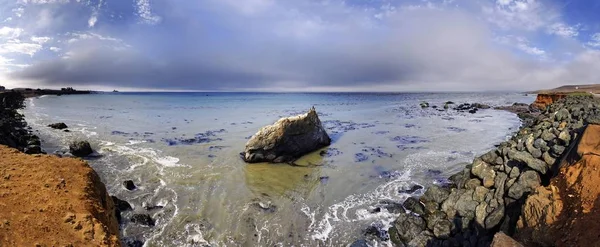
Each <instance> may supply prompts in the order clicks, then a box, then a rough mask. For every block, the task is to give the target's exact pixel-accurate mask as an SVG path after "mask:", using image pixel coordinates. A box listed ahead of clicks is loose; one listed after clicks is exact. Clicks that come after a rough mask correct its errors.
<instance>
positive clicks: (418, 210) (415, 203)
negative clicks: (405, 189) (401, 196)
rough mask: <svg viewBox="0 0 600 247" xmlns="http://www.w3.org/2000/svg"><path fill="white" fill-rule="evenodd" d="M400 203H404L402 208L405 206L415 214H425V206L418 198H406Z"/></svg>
mask: <svg viewBox="0 0 600 247" xmlns="http://www.w3.org/2000/svg"><path fill="white" fill-rule="evenodd" d="M402 205H404V208H406V209H407V210H410V211H411V212H413V213H415V214H418V215H423V214H425V207H424V206H423V204H421V202H420V201H419V199H417V198H416V197H409V198H407V199H406V201H404V203H403V204H402Z"/></svg>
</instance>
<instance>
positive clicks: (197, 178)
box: [23, 93, 534, 246]
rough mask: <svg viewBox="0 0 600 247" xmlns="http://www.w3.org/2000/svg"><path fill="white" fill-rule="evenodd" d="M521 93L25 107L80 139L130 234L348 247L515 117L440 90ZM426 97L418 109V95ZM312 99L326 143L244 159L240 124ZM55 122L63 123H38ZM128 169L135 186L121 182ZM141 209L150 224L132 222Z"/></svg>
mask: <svg viewBox="0 0 600 247" xmlns="http://www.w3.org/2000/svg"><path fill="white" fill-rule="evenodd" d="M533 100H534V96H526V95H523V94H518V93H99V94H92V95H71V96H42V97H39V98H30V99H29V100H28V101H27V107H26V108H25V109H24V110H23V113H24V114H25V117H26V120H27V122H28V124H29V125H30V126H31V127H32V128H33V129H34V130H35V132H36V134H37V135H39V136H40V137H41V139H42V140H43V143H42V147H43V148H44V149H45V150H46V152H48V153H55V152H57V153H60V152H65V151H68V143H69V142H70V141H73V140H88V141H89V142H90V143H91V144H92V147H93V148H94V150H96V153H95V154H94V155H93V156H92V157H88V158H86V159H87V160H88V162H89V163H90V165H91V166H92V167H93V168H94V169H95V170H96V172H97V173H98V174H99V175H100V177H101V178H102V181H103V182H104V183H105V184H106V186H107V188H108V190H109V193H110V194H111V195H115V196H117V197H119V198H121V199H123V200H126V201H128V202H129V203H131V204H132V206H133V207H134V210H133V212H124V213H123V221H124V222H123V224H122V226H121V227H122V233H123V236H122V237H123V239H124V240H126V241H131V240H141V241H145V243H146V246H206V245H210V246H346V245H349V244H351V243H352V242H354V241H355V240H358V239H366V241H367V242H368V243H369V244H370V245H371V246H387V245H390V243H389V241H385V237H384V238H383V240H382V239H380V238H375V237H372V236H365V234H364V231H365V229H366V228H367V227H369V226H377V228H378V229H384V230H385V229H387V228H388V227H389V225H390V223H391V222H392V221H393V220H394V219H395V217H396V215H395V214H393V213H391V212H388V211H387V210H386V209H380V210H377V207H378V205H379V204H380V203H381V202H382V201H383V200H391V201H395V202H399V203H401V202H403V201H404V200H405V199H406V198H408V197H410V196H413V195H420V194H422V193H423V189H419V190H416V191H406V190H407V189H410V188H413V187H414V186H415V185H419V186H424V187H427V186H428V185H431V184H436V183H444V181H445V178H447V177H448V176H450V175H452V174H454V173H456V172H458V171H460V170H462V169H463V168H464V163H463V162H471V161H472V159H473V158H474V157H475V156H477V155H481V154H483V153H485V152H486V151H488V150H490V149H492V148H493V147H494V145H495V144H498V143H500V142H501V141H504V140H505V139H506V138H507V137H508V136H511V135H512V134H513V133H514V132H515V131H517V130H518V128H519V126H520V124H521V122H520V120H519V119H518V118H517V116H516V115H515V114H513V113H509V112H505V111H498V110H493V109H485V110H479V111H478V112H477V113H475V114H470V113H467V112H465V113H461V112H457V111H454V110H444V109H443V108H442V106H443V105H444V102H446V101H453V102H456V103H474V102H478V103H484V104H489V105H491V106H500V105H510V104H513V103H514V102H522V103H531V102H533ZM422 101H426V102H429V104H430V105H431V106H437V109H434V108H432V107H429V108H425V109H422V108H421V107H420V106H419V104H420V103H421V102H422ZM312 106H315V108H316V110H317V112H318V114H319V117H320V119H321V121H322V122H323V124H324V126H325V128H326V129H327V132H328V133H329V135H330V136H331V138H332V140H333V142H332V144H331V146H329V147H327V148H324V149H322V150H318V151H316V152H314V153H311V154H309V155H306V156H305V157H303V158H301V159H300V160H298V161H296V162H295V165H288V164H246V163H244V162H243V161H242V160H241V158H240V152H242V151H243V150H244V145H245V143H246V142H247V141H248V139H249V137H250V136H252V135H253V134H254V133H256V132H257V131H258V130H259V129H260V128H261V127H262V126H264V125H268V124H272V123H273V122H275V121H276V120H277V119H279V118H281V117H288V116H293V115H297V114H301V113H304V112H306V111H308V109H310V107H312ZM55 122H64V123H66V124H67V125H68V126H69V130H70V132H63V131H61V130H54V129H51V128H48V127H46V126H47V125H48V124H51V123H55ZM125 180H133V181H134V183H135V184H136V185H137V186H138V188H137V189H136V190H134V191H128V190H126V189H125V188H124V187H123V185H122V183H123V181H125ZM133 213H147V214H149V215H150V216H151V217H152V218H154V219H155V220H156V226H154V227H147V226H141V225H137V224H134V223H132V222H130V220H129V218H130V217H131V215H132V214H133Z"/></svg>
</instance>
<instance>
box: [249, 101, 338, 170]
mask: <svg viewBox="0 0 600 247" xmlns="http://www.w3.org/2000/svg"><path fill="white" fill-rule="evenodd" d="M329 144H331V138H329V136H328V135H327V132H325V129H324V128H323V125H322V124H321V120H319V116H318V115H317V111H316V110H315V108H314V107H313V108H311V109H310V111H309V112H308V113H306V114H303V115H298V116H295V117H289V118H282V119H279V120H278V121H277V122H275V123H274V124H273V125H268V126H265V127H263V128H262V129H260V130H259V131H258V133H256V134H254V135H253V136H252V137H251V138H250V140H249V141H248V142H247V143H246V149H245V150H244V153H243V155H242V158H243V159H244V161H246V162H248V163H255V162H274V163H282V162H289V161H293V160H294V159H297V158H299V157H300V156H302V155H305V154H307V153H310V152H312V151H315V150H317V149H319V148H322V147H325V146H328V145H329Z"/></svg>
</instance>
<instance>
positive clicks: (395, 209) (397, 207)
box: [379, 200, 406, 214]
mask: <svg viewBox="0 0 600 247" xmlns="http://www.w3.org/2000/svg"><path fill="white" fill-rule="evenodd" d="M379 204H381V205H382V206H381V207H382V208H385V209H387V211H388V212H390V213H392V214H400V213H405V212H406V211H405V210H404V207H403V206H402V204H401V203H398V202H395V201H391V200H381V201H379Z"/></svg>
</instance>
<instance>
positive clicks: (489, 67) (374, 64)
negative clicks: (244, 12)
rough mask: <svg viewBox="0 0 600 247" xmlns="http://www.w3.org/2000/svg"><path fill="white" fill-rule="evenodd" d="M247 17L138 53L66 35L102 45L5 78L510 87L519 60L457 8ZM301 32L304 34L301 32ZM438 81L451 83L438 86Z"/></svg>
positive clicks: (198, 85)
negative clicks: (366, 15)
mask: <svg viewBox="0 0 600 247" xmlns="http://www.w3.org/2000/svg"><path fill="white" fill-rule="evenodd" d="M236 18H239V17H236V16H233V17H232V19H233V20H234V19H236ZM306 18H308V19H310V18H311V17H303V18H302V19H294V18H292V19H291V20H288V21H289V22H287V24H289V23H305V22H303V21H302V20H304V21H306V20H307V19H306ZM251 19H252V20H251V23H248V24H249V25H255V24H257V23H258V24H260V25H263V26H264V25H267V26H266V28H264V29H261V30H248V31H245V30H244V28H245V26H239V27H237V26H235V25H232V26H229V28H233V30H231V31H232V33H235V34H236V35H237V37H236V39H232V40H228V41H227V44H226V45H224V44H222V43H219V42H217V43H211V42H209V41H207V40H206V35H207V34H208V33H204V32H198V33H195V34H191V33H187V27H186V28H185V29H182V30H179V29H175V30H168V31H167V30H163V31H165V32H169V33H167V34H163V35H161V37H156V39H155V37H148V38H149V39H147V40H146V42H153V43H152V44H151V45H150V44H147V45H149V47H152V49H153V51H146V50H143V51H142V52H138V51H136V49H135V48H131V49H128V50H126V51H123V50H118V49H114V47H112V46H110V45H106V44H107V43H106V42H108V41H111V40H110V39H109V38H101V37H103V36H101V35H94V34H89V33H85V34H74V35H73V36H76V37H74V38H72V39H71V40H69V43H75V42H78V41H80V40H89V39H96V40H97V41H105V43H103V44H105V45H104V46H94V47H92V46H86V47H82V48H80V49H76V50H71V52H72V54H73V55H71V56H69V57H68V58H67V59H56V60H54V61H48V62H44V63H38V64H35V65H33V66H30V67H28V68H26V69H24V70H23V71H19V72H16V73H14V74H13V76H15V77H18V78H22V79H34V80H41V81H44V82H46V83H49V84H52V83H64V82H68V83H72V84H79V85H90V84H92V85H94V84H102V85H114V86H118V85H127V86H130V87H136V86H137V87H148V86H151V87H163V88H188V89H199V90H202V89H209V90H235V89H240V88H242V89H246V88H265V87H272V86H274V85H281V86H289V87H295V88H302V87H306V86H314V85H318V86H323V87H339V88H341V87H369V88H375V89H376V88H377V87H379V86H381V87H389V86H396V87H398V88H401V87H402V86H407V85H410V84H417V83H418V84H420V85H423V86H428V85H427V84H429V85H432V86H434V85H435V86H439V87H438V88H439V89H443V88H444V87H446V88H445V89H456V88H453V87H454V86H452V85H453V84H452V83H461V82H475V81H480V82H481V83H480V84H479V85H472V86H470V87H472V88H475V89H485V88H488V87H490V86H491V85H493V84H494V83H497V82H503V83H505V85H506V88H510V86H509V85H510V84H511V83H512V82H511V81H512V80H514V79H515V76H517V75H518V73H502V74H499V73H495V72H496V71H515V70H518V68H519V67H520V66H521V64H519V63H518V62H517V61H515V60H514V58H513V57H512V56H510V55H509V54H507V53H506V52H505V51H502V50H498V49H495V48H494V47H493V45H492V44H491V43H490V42H488V40H487V37H488V35H489V33H488V32H489V31H488V30H487V28H486V27H485V26H484V25H481V24H478V23H477V22H475V21H473V19H472V18H471V17H470V16H469V14H468V13H465V12H461V11H443V10H435V9H420V10H412V11H407V12H404V13H402V14H399V15H396V16H393V17H390V18H388V19H386V20H385V22H386V25H385V27H381V29H379V28H374V29H373V28H371V27H370V26H368V25H364V24H363V23H360V22H348V23H351V24H347V25H343V26H340V25H336V24H335V23H332V22H331V20H322V21H320V22H313V23H312V24H310V25H312V26H313V27H312V28H309V29H300V30H304V31H302V32H303V33H304V34H303V35H298V34H297V32H298V31H296V33H285V32H281V30H283V29H284V28H285V27H283V26H280V23H274V22H271V20H270V19H269V18H268V16H267V17H265V16H261V17H253V18H251ZM233 20H232V21H233ZM236 24H241V23H236ZM287 24H286V25H285V26H289V25H287ZM238 28H239V29H238ZM315 30H327V31H326V32H324V31H315ZM184 32H185V33H184ZM307 33H311V35H310V38H308V39H307V38H306V37H309V36H307V35H308V34H307ZM225 35H228V34H225ZM167 37H168V38H167ZM170 37H179V39H178V40H177V41H175V44H171V45H170V46H164V45H162V44H163V43H164V42H168V40H170ZM332 37H334V38H333V39H332ZM166 39H167V40H166ZM267 40H268V41H267ZM171 42H172V41H171ZM263 42H271V45H265V44H263ZM257 48H258V49H257ZM517 65H518V66H519V67H516V66H517ZM490 75H492V76H490ZM484 81H485V83H484ZM441 82H452V83H449V84H448V85H450V86H444V85H443V83H441ZM488 83H489V84H488ZM495 87H497V85H495ZM462 89H464V88H461V90H462Z"/></svg>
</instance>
